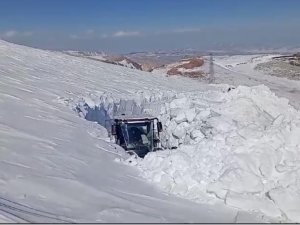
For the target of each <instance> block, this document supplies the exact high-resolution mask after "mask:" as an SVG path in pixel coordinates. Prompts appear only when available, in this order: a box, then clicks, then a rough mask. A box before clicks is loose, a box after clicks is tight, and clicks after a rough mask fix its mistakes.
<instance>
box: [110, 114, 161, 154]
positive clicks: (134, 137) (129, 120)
mask: <svg viewBox="0 0 300 225" xmlns="http://www.w3.org/2000/svg"><path fill="white" fill-rule="evenodd" d="M161 131H162V124H161V122H160V121H159V120H158V118H156V117H151V116H132V115H131V116H126V115H124V114H123V115H121V116H117V117H115V118H114V119H113V124H112V128H111V134H112V136H114V138H115V142H116V144H118V145H120V146H121V147H123V148H124V149H125V151H127V152H128V153H129V154H134V155H137V156H138V157H141V158H144V156H145V155H146V154H147V153H148V152H153V151H157V150H160V149H161V144H160V132H161Z"/></svg>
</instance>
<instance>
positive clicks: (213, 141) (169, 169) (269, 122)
mask: <svg viewBox="0 0 300 225" xmlns="http://www.w3.org/2000/svg"><path fill="white" fill-rule="evenodd" d="M158 105H159V104H158ZM160 107H161V109H160V113H159V115H157V116H158V117H159V118H160V119H161V120H162V122H163V124H164V133H163V134H162V137H161V139H162V145H163V146H164V147H165V148H167V149H172V148H177V149H176V150H165V151H159V152H153V153H149V154H148V155H147V156H146V157H145V158H144V159H143V160H141V159H130V163H129V161H128V163H129V164H132V165H135V166H137V167H138V168H139V169H140V171H141V172H142V175H143V176H144V177H145V178H147V179H148V180H149V181H151V182H153V183H156V184H157V185H159V186H160V187H161V188H163V189H164V190H165V191H167V192H170V193H173V194H176V195H178V196H181V197H184V198H188V199H191V200H195V201H200V202H213V201H214V199H216V198H217V199H222V200H224V202H225V203H226V204H228V205H230V206H233V207H236V208H240V209H244V210H251V211H260V212H262V213H264V214H265V215H267V216H271V217H276V218H277V219H279V220H284V221H286V220H288V221H289V220H291V221H295V222H299V221H300V217H299V215H300V210H299V209H300V195H299V193H300V183H299V178H300V176H299V172H300V170H299V168H300V166H299V165H300V164H299V160H300V156H299V151H300V138H299V136H300V113H299V112H298V111H296V110H295V109H294V108H292V107H291V106H290V105H289V104H288V100H286V99H283V98H278V97H277V96H275V94H274V93H272V92H271V91H270V90H269V89H268V88H267V87H266V86H263V85H262V86H257V87H251V88H250V87H243V86H240V87H238V88H236V89H233V90H231V91H230V92H222V91H207V92H191V93H182V94H177V95H174V96H172V98H168V99H165V102H163V101H160ZM158 112H159V111H156V113H158Z"/></svg>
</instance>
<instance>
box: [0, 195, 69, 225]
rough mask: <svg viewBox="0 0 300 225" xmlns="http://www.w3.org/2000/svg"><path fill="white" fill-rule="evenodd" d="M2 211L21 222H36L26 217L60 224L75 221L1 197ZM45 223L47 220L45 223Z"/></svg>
mask: <svg viewBox="0 0 300 225" xmlns="http://www.w3.org/2000/svg"><path fill="white" fill-rule="evenodd" d="M0 211H3V212H5V213H7V214H10V215H13V216H15V217H17V218H19V219H21V220H24V221H26V222H29V223H33V222H36V221H34V220H32V219H33V218H32V217H31V218H29V219H28V218H26V216H29V217H30V216H33V217H38V218H44V219H47V222H49V220H51V221H52V222H53V221H56V222H59V223H74V222H75V221H72V220H71V219H70V218H66V217H65V216H61V215H57V214H54V213H51V212H46V211H43V210H39V209H35V208H33V207H29V206H26V205H23V204H20V203H17V202H15V201H11V200H9V199H6V198H3V197H0ZM43 222H45V220H44V221H43Z"/></svg>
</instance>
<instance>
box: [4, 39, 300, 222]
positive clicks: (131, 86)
mask: <svg viewBox="0 0 300 225" xmlns="http://www.w3.org/2000/svg"><path fill="white" fill-rule="evenodd" d="M0 51H1V53H2V54H1V55H0V107H1V111H0V133H1V137H3V138H2V139H0V151H1V161H0V168H1V169H0V195H1V196H0V197H1V198H0V203H1V206H0V215H2V216H1V219H2V218H3V219H2V220H4V221H6V220H8V221H9V220H13V221H27V222H79V223H80V222H177V223H178V222H239V221H242V222H272V221H275V222H300V218H299V215H300V212H299V209H300V207H299V203H300V197H299V196H298V193H299V191H300V183H299V175H300V174H299V171H300V170H299V169H300V168H299V150H300V149H299V148H300V140H299V138H298V137H299V135H300V112H299V111H297V109H295V108H294V107H293V106H292V105H290V104H289V100H290V101H291V103H293V105H297V99H296V98H295V96H296V95H294V94H295V93H293V95H290V94H289V93H290V92H289V88H298V85H299V83H297V82H294V83H293V85H294V86H289V85H290V83H289V81H288V80H286V79H279V78H274V79H273V77H268V76H266V75H262V76H260V75H259V76H258V75H257V74H255V72H254V73H253V74H252V72H251V71H252V69H251V68H254V65H253V63H257V61H260V60H261V58H260V57H258V58H257V59H255V60H251V59H252V58H253V56H251V57H252V58H251V57H250V56H247V57H248V58H247V60H248V59H249V58H250V61H249V63H248V61H247V60H246V61H247V63H246V64H247V65H248V64H250V66H246V68H245V67H243V66H241V65H246V64H239V63H238V62H236V61H237V60H238V59H236V60H233V61H234V62H232V63H231V62H230V59H228V58H225V59H226V60H227V62H226V65H227V64H228V65H229V64H230V65H233V66H232V68H231V69H233V70H232V71H230V70H228V68H227V67H226V66H224V64H225V63H224V61H223V62H221V61H216V63H217V65H218V67H217V69H216V73H217V74H216V81H217V82H218V83H222V82H223V83H229V84H231V85H232V84H234V85H236V84H238V85H240V84H243V85H253V84H255V85H258V84H260V85H258V86H254V87H249V86H237V87H236V88H235V89H232V90H231V91H228V88H229V87H232V86H230V85H228V84H218V85H207V84H205V83H201V82H195V80H190V79H188V78H183V77H178V76H175V77H165V76H162V75H160V74H152V73H147V72H142V71H138V70H134V71H133V70H130V69H129V68H125V67H120V66H116V65H110V64H105V63H102V62H98V61H92V60H88V59H84V58H78V57H72V56H68V55H65V54H63V53H54V52H48V51H42V50H38V49H32V48H27V47H24V46H18V45H14V44H10V43H7V42H4V41H0ZM240 58H241V57H240ZM241 59H242V60H243V58H241ZM222 63H223V64H222ZM249 71H250V72H251V74H250V75H249V74H245V73H246V72H247V73H248V72H249ZM250 77H251V79H252V80H250V81H249V79H248V78H250ZM229 78H230V79H229ZM226 79H228V80H226ZM225 81H227V82H225ZM261 84H265V85H261ZM267 86H268V87H267ZM277 87H280V89H278V88H277ZM276 88H277V89H276ZM272 90H274V91H275V92H276V95H275V94H274V92H273V91H272ZM298 90H300V89H298ZM278 96H280V97H278ZM282 96H283V97H286V98H281V97H282ZM298 97H299V96H298ZM287 98H288V99H289V100H288V99H287ZM120 112H125V113H126V114H128V115H130V114H132V115H136V114H144V113H145V114H151V115H153V116H157V117H158V118H159V119H160V120H161V121H162V123H163V128H164V132H163V133H162V134H161V144H162V146H163V147H164V148H167V149H166V150H164V151H157V152H151V153H149V154H147V155H146V156H145V158H144V159H140V158H135V157H134V156H132V157H131V156H129V155H127V154H126V153H125V152H124V150H123V149H121V147H119V146H117V145H115V144H113V143H112V141H111V140H110V138H109V136H108V133H109V130H106V129H105V128H104V127H105V126H107V125H108V127H109V124H107V119H111V118H112V117H113V116H115V115H118V114H120ZM84 118H85V119H86V120H85V119H84ZM8 215H9V216H8Z"/></svg>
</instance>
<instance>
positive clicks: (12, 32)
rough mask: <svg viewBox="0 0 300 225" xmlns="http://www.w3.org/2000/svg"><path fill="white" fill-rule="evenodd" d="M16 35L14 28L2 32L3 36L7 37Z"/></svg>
mask: <svg viewBox="0 0 300 225" xmlns="http://www.w3.org/2000/svg"><path fill="white" fill-rule="evenodd" d="M16 35H18V32H17V31H15V30H9V31H6V32H5V33H4V34H3V36H4V37H7V38H11V37H15V36H16Z"/></svg>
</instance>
